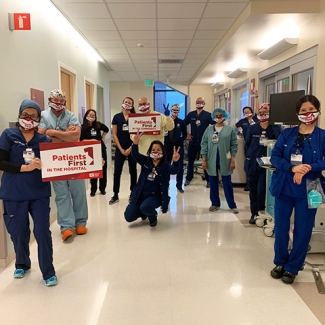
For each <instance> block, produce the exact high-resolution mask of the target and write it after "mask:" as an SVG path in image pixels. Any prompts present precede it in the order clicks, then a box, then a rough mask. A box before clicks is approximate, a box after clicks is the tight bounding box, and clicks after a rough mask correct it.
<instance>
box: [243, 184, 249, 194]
mask: <svg viewBox="0 0 325 325" xmlns="http://www.w3.org/2000/svg"><path fill="white" fill-rule="evenodd" d="M244 191H245V192H247V191H249V188H248V185H247V184H246V185H245V188H244Z"/></svg>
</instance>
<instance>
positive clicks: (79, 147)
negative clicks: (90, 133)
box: [40, 140, 103, 182]
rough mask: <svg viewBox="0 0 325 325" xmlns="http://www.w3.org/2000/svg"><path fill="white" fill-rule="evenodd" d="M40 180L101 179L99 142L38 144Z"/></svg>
mask: <svg viewBox="0 0 325 325" xmlns="http://www.w3.org/2000/svg"><path fill="white" fill-rule="evenodd" d="M40 154H41V161H42V180H43V182H49V181H62V180H75V179H89V178H102V177H103V170H102V151H101V143H100V141H95V140H94V141H83V142H44V143H40Z"/></svg>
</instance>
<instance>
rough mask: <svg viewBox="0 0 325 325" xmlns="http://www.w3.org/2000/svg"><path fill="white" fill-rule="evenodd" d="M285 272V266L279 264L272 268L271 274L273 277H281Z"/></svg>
mask: <svg viewBox="0 0 325 325" xmlns="http://www.w3.org/2000/svg"><path fill="white" fill-rule="evenodd" d="M285 272H286V271H285V270H284V268H283V266H280V265H277V266H276V267H275V268H274V269H272V270H271V272H270V274H271V277H272V278H273V279H281V278H282V276H283V274H284V273H285Z"/></svg>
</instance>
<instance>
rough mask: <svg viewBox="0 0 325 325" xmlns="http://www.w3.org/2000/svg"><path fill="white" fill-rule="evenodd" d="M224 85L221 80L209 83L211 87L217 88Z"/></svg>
mask: <svg viewBox="0 0 325 325" xmlns="http://www.w3.org/2000/svg"><path fill="white" fill-rule="evenodd" d="M223 85H224V83H223V82H215V83H214V84H212V85H211V87H212V88H219V87H222V86H223Z"/></svg>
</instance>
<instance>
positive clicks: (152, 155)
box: [150, 151, 164, 160]
mask: <svg viewBox="0 0 325 325" xmlns="http://www.w3.org/2000/svg"><path fill="white" fill-rule="evenodd" d="M163 155H164V154H163V153H162V152H158V151H151V152H150V158H152V159H154V160H157V159H161V158H162V157H163Z"/></svg>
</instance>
